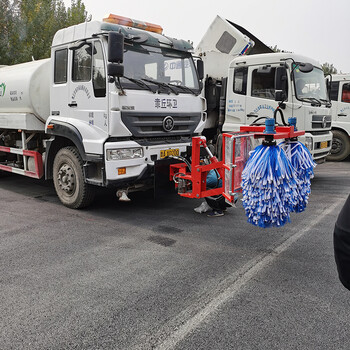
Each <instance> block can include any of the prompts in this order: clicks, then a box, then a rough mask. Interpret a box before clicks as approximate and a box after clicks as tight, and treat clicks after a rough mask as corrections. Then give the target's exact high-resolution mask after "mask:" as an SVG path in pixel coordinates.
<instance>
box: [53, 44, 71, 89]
mask: <svg viewBox="0 0 350 350" xmlns="http://www.w3.org/2000/svg"><path fill="white" fill-rule="evenodd" d="M67 57H68V49H63V50H57V51H55V66H54V83H55V84H64V83H66V82H67Z"/></svg>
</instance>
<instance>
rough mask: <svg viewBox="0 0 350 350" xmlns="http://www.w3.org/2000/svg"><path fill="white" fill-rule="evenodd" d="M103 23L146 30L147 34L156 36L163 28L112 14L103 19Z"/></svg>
mask: <svg viewBox="0 0 350 350" xmlns="http://www.w3.org/2000/svg"><path fill="white" fill-rule="evenodd" d="M103 22H108V23H114V24H120V25H122V26H127V27H132V28H138V29H143V30H147V31H148V32H153V33H157V34H162V33H163V28H162V27H161V26H159V25H158V24H153V23H148V22H142V21H137V20H135V19H131V18H127V17H122V16H118V15H113V14H110V15H109V16H108V17H106V18H104V19H103Z"/></svg>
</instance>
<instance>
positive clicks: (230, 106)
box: [224, 67, 248, 131]
mask: <svg viewBox="0 0 350 350" xmlns="http://www.w3.org/2000/svg"><path fill="white" fill-rule="evenodd" d="M247 76H248V67H237V68H235V69H234V70H233V72H232V70H230V71H229V79H228V82H227V101H226V117H225V125H224V130H225V131H226V130H228V131H238V130H239V126H240V125H242V124H245V122H246V112H245V106H246V95H247Z"/></svg>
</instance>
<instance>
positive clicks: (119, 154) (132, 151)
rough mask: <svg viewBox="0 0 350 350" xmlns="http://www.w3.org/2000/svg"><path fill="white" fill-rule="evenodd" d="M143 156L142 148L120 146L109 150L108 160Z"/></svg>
mask: <svg viewBox="0 0 350 350" xmlns="http://www.w3.org/2000/svg"><path fill="white" fill-rule="evenodd" d="M142 157H143V149H142V148H119V149H108V150H107V160H123V159H135V158H142Z"/></svg>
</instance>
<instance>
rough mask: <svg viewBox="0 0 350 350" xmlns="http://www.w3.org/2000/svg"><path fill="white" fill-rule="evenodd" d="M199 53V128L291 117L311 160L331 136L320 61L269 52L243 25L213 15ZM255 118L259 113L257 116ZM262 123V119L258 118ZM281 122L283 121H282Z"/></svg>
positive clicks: (320, 155) (321, 155)
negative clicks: (202, 100) (202, 118)
mask: <svg viewBox="0 0 350 350" xmlns="http://www.w3.org/2000/svg"><path fill="white" fill-rule="evenodd" d="M195 52H196V54H197V55H198V56H199V57H201V58H202V59H203V62H204V70H205V97H206V99H207V105H208V110H207V114H208V118H207V123H206V127H205V130H204V134H205V135H207V136H209V137H214V138H215V135H216V134H217V130H218V131H219V132H222V131H238V130H239V127H240V126H241V125H250V124H252V123H253V122H255V123H256V122H258V120H257V119H258V118H265V117H269V118H271V117H273V116H274V114H276V113H277V118H276V120H277V121H278V122H281V118H280V114H282V113H279V112H277V111H276V109H277V107H278V106H280V108H278V109H279V110H282V111H283V115H284V117H285V121H287V120H288V118H290V117H296V118H297V128H298V129H300V130H305V132H306V133H305V136H304V137H301V138H300V141H302V142H303V143H304V144H305V145H306V146H307V147H308V148H309V150H310V152H311V153H312V155H313V157H314V159H315V161H316V162H318V163H321V162H324V161H325V159H326V156H327V155H328V154H329V151H330V149H331V142H332V133H331V103H330V101H329V98H328V95H327V89H326V84H325V81H324V76H323V72H322V69H321V66H320V64H319V63H318V62H316V61H315V60H312V59H309V58H307V57H303V56H300V55H296V54H293V53H284V52H282V53H272V50H271V49H269V48H268V47H267V46H266V45H264V44H263V43H262V42H260V41H259V40H258V39H257V38H255V37H254V36H253V35H251V34H250V33H249V32H247V31H246V30H245V29H244V28H242V27H240V26H238V25H236V24H234V23H232V22H230V21H228V20H225V19H224V18H222V17H220V16H217V17H216V18H215V20H214V22H213V23H212V25H211V26H210V27H209V29H208V31H207V32H206V34H205V35H204V37H203V39H202V40H201V42H200V43H199V44H198V46H197V48H196V50H195ZM259 120H261V119H259ZM261 122H262V123H263V122H264V121H263V120H261ZM282 122H283V121H282Z"/></svg>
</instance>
